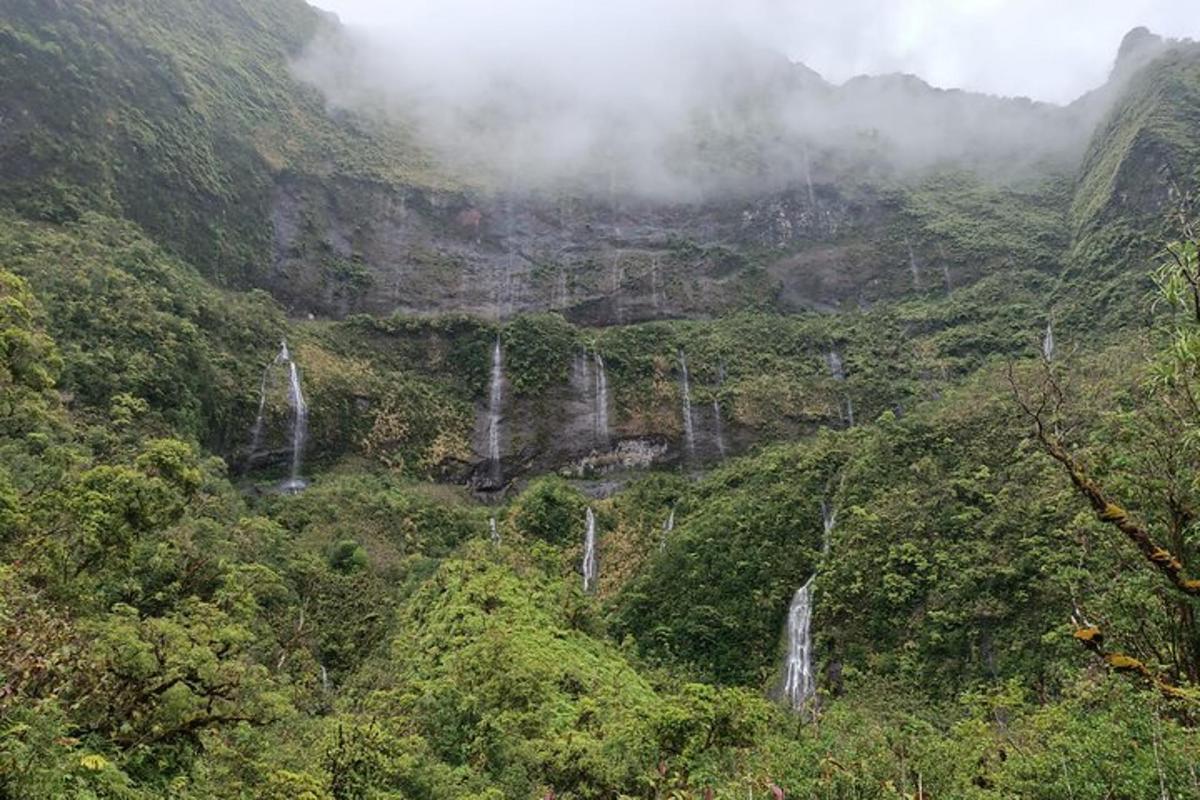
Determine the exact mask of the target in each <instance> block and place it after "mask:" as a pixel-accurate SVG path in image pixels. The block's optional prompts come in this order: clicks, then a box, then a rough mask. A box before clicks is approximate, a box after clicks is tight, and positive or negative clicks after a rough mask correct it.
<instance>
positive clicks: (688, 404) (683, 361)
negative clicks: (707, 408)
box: [679, 349, 696, 456]
mask: <svg viewBox="0 0 1200 800" xmlns="http://www.w3.org/2000/svg"><path fill="white" fill-rule="evenodd" d="M679 370H680V374H681V378H680V380H681V381H682V387H683V440H684V443H685V444H686V445H687V452H688V456H695V455H696V428H695V426H694V425H693V424H692V382H691V378H689V377H688V366H687V356H686V355H685V354H684V352H683V350H682V349H681V350H680V351H679Z"/></svg>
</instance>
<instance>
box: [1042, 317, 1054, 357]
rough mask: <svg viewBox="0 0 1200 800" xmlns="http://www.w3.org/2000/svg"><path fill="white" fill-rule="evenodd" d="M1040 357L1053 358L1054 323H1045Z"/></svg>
mask: <svg viewBox="0 0 1200 800" xmlns="http://www.w3.org/2000/svg"><path fill="white" fill-rule="evenodd" d="M1042 357H1043V358H1045V359H1046V360H1047V361H1053V360H1054V323H1053V322H1047V323H1046V335H1045V336H1043V337H1042Z"/></svg>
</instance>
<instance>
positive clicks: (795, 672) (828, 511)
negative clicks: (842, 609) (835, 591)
mask: <svg viewBox="0 0 1200 800" xmlns="http://www.w3.org/2000/svg"><path fill="white" fill-rule="evenodd" d="M836 525H837V509H836V508H835V507H833V506H831V505H829V503H827V502H826V501H824V500H822V501H821V527H822V530H823V534H824V535H823V538H822V541H821V556H822V557H824V556H826V555H828V554H829V547H830V544H831V542H832V537H833V529H834V527H835V526H836ZM816 577H817V575H816V573H815V572H814V573H813V574H812V575H810V576H809V578H808V580H807V581H805V582H804V585H803V586H801V587H800V588H799V589H798V590H796V594H795V595H793V596H792V602H791V605H790V606H788V617H787V659H786V661H785V662H784V667H783V696H784V698H785V699H786V700H787V702H788V705H789V706H791V707H792V709H793V710H795V711H801V710H803V709H804V707H805V706H806V705H807V703H808V702H809V700H811V699H812V697H813V696H814V695H815V694H816V693H817V682H816V676H815V675H814V674H813V668H812V611H813V592H812V584H813V580H814V579H815V578H816Z"/></svg>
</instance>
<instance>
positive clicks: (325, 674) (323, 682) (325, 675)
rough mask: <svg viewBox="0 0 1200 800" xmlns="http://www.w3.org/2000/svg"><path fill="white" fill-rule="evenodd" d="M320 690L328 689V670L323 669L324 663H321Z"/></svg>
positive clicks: (325, 690)
mask: <svg viewBox="0 0 1200 800" xmlns="http://www.w3.org/2000/svg"><path fill="white" fill-rule="evenodd" d="M321 691H324V692H328V691H329V670H327V669H325V665H324V664H322V665H321Z"/></svg>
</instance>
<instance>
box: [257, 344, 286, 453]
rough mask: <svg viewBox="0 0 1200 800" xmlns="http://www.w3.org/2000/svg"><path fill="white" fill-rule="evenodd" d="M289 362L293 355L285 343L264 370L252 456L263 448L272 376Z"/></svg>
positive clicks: (259, 391)
mask: <svg viewBox="0 0 1200 800" xmlns="http://www.w3.org/2000/svg"><path fill="white" fill-rule="evenodd" d="M289 361H291V354H290V353H288V346H287V342H286V341H284V342H283V343H282V345H281V346H280V348H279V353H278V354H276V356H275V359H274V360H273V361H272V362H271V363H270V364H267V366H266V368H265V369H263V375H262V382H261V383H260V384H259V387H258V416H256V417H255V418H254V427H253V428H252V429H251V431H250V453H251V455H253V454H254V453H257V452H258V449H259V448H260V447H262V437H263V426H264V425H265V424H266V417H267V391H268V390H269V389H270V387H271V375H272V373H274V371H275V368H276V367H278V366H279V365H280V364H286V363H287V362H289Z"/></svg>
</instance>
